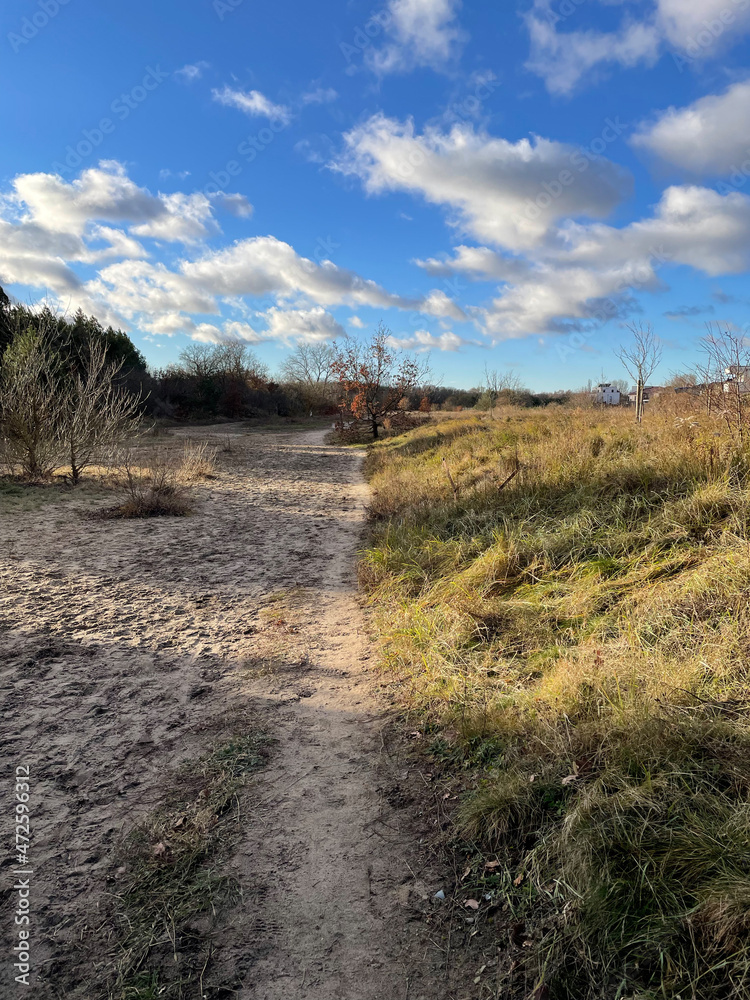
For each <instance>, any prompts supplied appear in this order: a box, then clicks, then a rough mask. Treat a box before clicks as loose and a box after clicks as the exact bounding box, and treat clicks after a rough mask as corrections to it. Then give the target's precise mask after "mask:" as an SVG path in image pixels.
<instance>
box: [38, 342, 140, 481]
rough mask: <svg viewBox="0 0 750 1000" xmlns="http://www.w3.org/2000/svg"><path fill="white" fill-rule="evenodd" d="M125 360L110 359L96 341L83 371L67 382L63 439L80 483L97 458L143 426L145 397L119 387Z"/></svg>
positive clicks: (62, 401) (86, 355)
mask: <svg viewBox="0 0 750 1000" xmlns="http://www.w3.org/2000/svg"><path fill="white" fill-rule="evenodd" d="M122 364H123V363H122V362H121V361H120V362H110V361H108V360H107V349H106V347H105V345H104V344H102V343H101V342H100V341H94V340H90V341H89V342H88V343H87V345H86V347H85V350H84V352H83V356H82V358H81V367H80V369H77V370H75V371H73V372H72V373H71V374H70V376H69V377H68V378H67V379H64V380H63V381H62V384H61V387H60V389H59V392H60V404H61V405H60V408H59V417H58V419H59V421H60V432H59V436H60V439H61V441H62V442H63V445H64V448H65V455H66V458H67V461H68V463H69V464H70V474H71V479H72V481H73V483H74V484H77V483H78V482H79V480H80V478H81V475H82V474H83V472H84V470H85V469H86V468H88V467H89V466H90V465H91V464H92V463H93V462H94V461H95V460H96V459H98V458H101V457H103V453H104V451H105V449H110V448H112V447H114V446H116V445H117V444H119V443H120V442H122V441H123V440H124V439H126V438H127V437H129V436H131V435H132V434H134V433H135V432H136V431H137V430H138V427H139V425H140V423H141V413H140V407H141V402H142V400H141V398H140V397H139V396H134V395H132V393H130V392H128V391H127V389H125V388H124V387H122V386H118V385H117V376H118V375H119V373H120V371H121V369H122Z"/></svg>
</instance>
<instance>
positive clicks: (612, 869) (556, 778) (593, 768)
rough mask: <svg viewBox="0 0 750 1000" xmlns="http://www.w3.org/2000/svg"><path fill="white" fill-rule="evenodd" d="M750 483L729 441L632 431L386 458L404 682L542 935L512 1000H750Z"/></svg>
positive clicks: (430, 448)
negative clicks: (460, 771) (460, 776)
mask: <svg viewBox="0 0 750 1000" xmlns="http://www.w3.org/2000/svg"><path fill="white" fill-rule="evenodd" d="M443 459H445V464H444V463H443ZM446 464H447V470H448V471H449V472H450V474H451V476H452V478H453V481H454V483H455V487H456V490H457V492H456V493H454V489H453V486H452V485H451V483H450V482H449V479H448V475H447V472H446V468H445V465H446ZM516 470H517V472H516ZM747 470H748V462H747V460H746V457H743V455H742V453H741V452H739V451H738V449H737V448H736V446H734V445H733V443H732V442H731V441H730V440H729V438H728V437H727V435H726V434H725V432H724V431H723V429H722V427H721V425H720V424H719V423H713V422H710V421H709V418H705V417H700V418H695V420H692V419H690V420H675V419H674V418H673V417H671V418H670V417H666V416H663V417H662V416H659V415H658V414H657V413H649V414H648V415H647V423H645V424H644V425H643V427H642V428H637V427H636V426H635V425H634V424H633V423H632V415H631V414H628V413H621V412H617V411H615V412H606V413H596V412H591V413H588V412H577V413H576V412H566V411H563V410H555V411H546V412H544V413H541V414H534V415H529V414H528V411H526V412H523V411H509V412H508V413H506V414H504V415H502V416H501V417H500V418H499V419H497V420H494V421H493V420H489V419H485V420H479V419H477V418H467V419H465V420H451V421H447V422H444V423H438V424H430V425H428V426H426V427H423V428H420V429H419V430H416V431H413V432H412V433H411V434H408V435H405V436H403V437H400V438H395V439H392V440H388V441H384V442H382V443H380V444H379V445H377V446H376V447H375V448H373V449H372V450H371V452H370V455H369V458H368V471H369V475H370V479H371V483H372V487H373V490H374V497H373V503H372V510H371V513H372V517H373V536H372V539H371V542H370V547H369V549H368V550H367V551H366V553H365V554H364V556H363V559H362V563H361V580H362V584H363V586H364V588H365V589H366V591H367V592H368V593H369V595H370V597H371V600H372V603H373V606H374V607H375V609H376V615H377V621H378V624H379V629H380V632H381V635H382V643H383V658H384V662H385V665H386V666H387V667H388V668H390V669H391V670H392V671H395V672H396V674H397V675H398V678H399V682H400V685H401V688H402V691H403V693H404V698H405V701H406V703H407V704H408V705H410V706H411V707H412V708H414V709H416V710H418V711H419V712H420V713H422V716H423V722H424V726H425V731H427V732H430V733H432V734H433V750H434V751H435V752H436V753H438V754H440V755H441V756H442V757H443V759H449V760H451V761H452V762H454V763H455V764H456V765H457V766H460V767H462V768H465V769H466V770H467V772H468V778H467V780H468V783H469V786H470V790H469V791H468V792H467V794H466V797H465V799H464V801H463V805H462V808H461V810H460V813H459V823H460V830H459V833H460V835H461V836H462V837H463V839H464V842H465V843H466V844H467V845H470V846H469V847H468V848H467V850H468V851H469V852H471V851H474V852H475V853H474V855H473V862H472V869H473V871H472V874H471V875H470V876H469V877H468V882H471V881H472V879H474V880H475V883H476V884H477V885H478V887H479V888H481V889H483V890H484V892H487V893H489V894H490V895H491V896H492V897H493V903H497V902H498V901H500V903H501V906H502V905H506V906H507V910H508V912H509V914H510V915H511V917H512V919H513V920H515V921H521V922H523V921H525V930H524V932H523V934H524V937H525V939H526V940H525V941H524V944H525V945H526V947H525V948H524V950H523V961H522V962H521V966H520V970H519V971H517V973H516V974H515V976H511V977H510V979H509V980H508V981H507V983H506V984H505V986H507V988H508V989H509V990H510V991H511V992H508V993H507V994H506V993H504V992H503V994H502V995H503V996H505V995H507V996H516V995H517V994H516V992H513V988H514V987H513V984H514V983H515V984H517V985H518V986H519V989H520V986H521V982H523V984H524V987H523V991H522V992H521V993H519V994H518V995H523V996H526V995H528V996H531V995H533V996H535V997H536V996H538V997H543V996H544V997H551V998H576V1000H584V998H594V997H597V998H613V1000H614V998H626V997H627V998H633V1000H634V998H639V1000H646V998H654V1000H655V998H657V997H658V998H667V997H669V998H675V997H682V998H684V1000H688V998H690V1000H692V998H700V1000H718V998H729V997H746V996H750V800H749V798H748V791H749V790H750V716H749V715H748V710H750V686H749V685H748V667H749V665H750V610H749V605H748V601H749V598H750V548H749V544H748V517H749V516H750V485H749V484H748V478H747V476H748V471H747ZM514 472H516V474H515V475H513V473H514ZM511 476H512V478H510V480H509V477H511ZM508 480H509V481H508ZM504 483H505V485H504V486H503V484H504ZM488 855H489V856H491V857H493V858H496V860H497V861H498V862H499V864H491V865H490V866H489V868H487V867H485V862H486V859H487V857H488ZM470 856H471V853H470ZM480 872H484V874H483V875H481V876H480V875H478V874H477V873H480ZM480 898H481V897H480ZM482 905H483V906H488V905H491V904H487V903H485V902H484V900H483V902H482ZM480 916H481V909H480ZM518 926H519V924H518V923H517V924H516V927H518ZM518 964H519V963H518V962H516V966H517V967H518ZM534 991H536V992H534Z"/></svg>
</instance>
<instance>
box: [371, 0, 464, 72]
mask: <svg viewBox="0 0 750 1000" xmlns="http://www.w3.org/2000/svg"><path fill="white" fill-rule="evenodd" d="M459 8H460V0H390V3H389V4H388V8H387V12H386V17H385V19H384V21H383V23H384V24H385V25H386V31H387V33H388V35H389V36H390V41H389V42H388V43H386V44H385V45H384V46H383V47H382V48H373V49H368V50H367V52H366V56H365V60H366V62H367V65H368V66H369V67H370V68H371V69H373V70H374V71H375V72H376V73H378V74H380V75H384V74H386V73H401V72H406V71H408V70H411V69H414V68H415V67H421V66H426V67H429V68H431V69H435V70H443V69H445V68H447V67H448V66H449V65H450V64H451V63H452V62H454V61H455V59H456V58H457V56H458V55H459V53H460V51H461V47H462V45H463V42H464V40H465V35H464V33H463V32H462V31H461V29H460V28H459V27H458V25H457V23H456V17H457V14H458V10H459Z"/></svg>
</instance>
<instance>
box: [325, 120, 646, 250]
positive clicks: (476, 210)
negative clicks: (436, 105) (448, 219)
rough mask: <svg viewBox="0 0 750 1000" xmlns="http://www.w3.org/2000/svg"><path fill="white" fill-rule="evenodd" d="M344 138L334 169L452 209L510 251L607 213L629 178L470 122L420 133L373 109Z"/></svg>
mask: <svg viewBox="0 0 750 1000" xmlns="http://www.w3.org/2000/svg"><path fill="white" fill-rule="evenodd" d="M344 139H345V143H346V153H345V154H344V156H342V157H341V158H340V159H339V160H338V162H336V163H335V164H333V167H334V169H337V170H339V171H341V172H343V173H346V174H353V175H355V176H357V177H359V178H360V180H361V181H362V183H363V185H364V187H365V190H366V191H368V192H369V193H371V194H378V193H381V192H384V191H398V190H401V191H410V192H412V193H415V194H421V195H422V196H424V197H425V198H426V199H427V201H429V202H432V203H433V204H438V205H445V206H448V207H449V208H452V209H453V210H454V213H455V214H454V218H453V220H452V221H453V222H454V224H455V225H459V226H461V227H462V228H463V229H465V230H466V231H467V232H469V233H470V234H471V235H473V236H475V237H476V238H477V239H479V240H482V241H487V242H490V243H494V244H496V245H499V246H505V247H508V248H511V249H514V250H523V249H528V248H530V247H533V246H535V245H537V244H538V243H540V242H542V241H543V240H544V239H545V238H546V236H547V234H548V232H549V230H550V227H551V226H552V225H553V224H554V223H555V222H556V221H557V220H560V219H562V218H566V217H570V216H587V217H591V218H597V217H602V216H605V215H607V214H608V213H609V212H610V211H611V210H612V209H613V208H614V207H615V206H616V205H617V204H618V202H619V201H620V200H621V199H622V198H623V197H624V195H625V194H626V193H627V192H628V191H629V189H630V183H631V182H630V175H629V174H627V173H626V172H625V171H624V170H623V169H622V168H620V167H618V166H616V165H615V164H614V163H611V162H610V161H608V160H606V159H603V158H601V157H599V158H594V159H590V158H589V159H587V158H586V157H585V156H584V155H583V154H582V153H581V152H580V151H578V150H576V149H575V147H572V146H568V145H565V144H564V143H559V142H551V141H549V140H548V139H541V138H538V137H534V138H533V139H531V140H529V139H521V140H519V141H518V142H516V143H513V142H509V141H508V140H506V139H496V138H494V137H492V136H489V135H487V134H486V133H483V132H475V131H474V129H473V127H472V126H471V125H456V126H454V127H453V128H452V129H451V131H450V132H447V133H445V132H440V131H439V130H438V129H426V130H425V131H424V133H423V134H421V135H418V134H416V133H415V130H414V123H413V122H411V121H407V122H405V123H401V122H398V121H396V120H394V119H392V118H386V117H385V115H383V114H378V115H375V116H373V117H372V118H370V119H369V120H368V121H366V122H364V123H363V124H362V125H360V126H358V127H357V128H355V129H352V131H350V132H348V133H347V134H346V135H345V136H344ZM545 185H546V187H545ZM550 192H551V193H550Z"/></svg>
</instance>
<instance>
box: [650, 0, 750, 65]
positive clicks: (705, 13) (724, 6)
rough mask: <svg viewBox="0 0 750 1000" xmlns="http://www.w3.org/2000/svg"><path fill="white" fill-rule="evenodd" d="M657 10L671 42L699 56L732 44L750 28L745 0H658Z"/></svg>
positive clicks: (749, 7) (662, 28) (749, 6)
mask: <svg viewBox="0 0 750 1000" xmlns="http://www.w3.org/2000/svg"><path fill="white" fill-rule="evenodd" d="M657 11H658V21H659V25H660V27H661V30H662V31H663V33H664V36H665V38H666V39H667V41H668V42H669V43H670V44H671V45H673V46H675V47H676V48H678V49H684V50H685V51H686V52H687V53H688V54H695V55H696V56H698V55H701V54H703V55H711V54H714V53H715V52H716V50H717V49H721V48H726V47H728V46H729V45H731V44H733V43H734V42H736V41H738V40H739V38H740V37H741V36H742V35H743V34H745V33H746V32H747V30H748V28H750V5H748V4H747V3H745V0H658V2H657Z"/></svg>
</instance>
